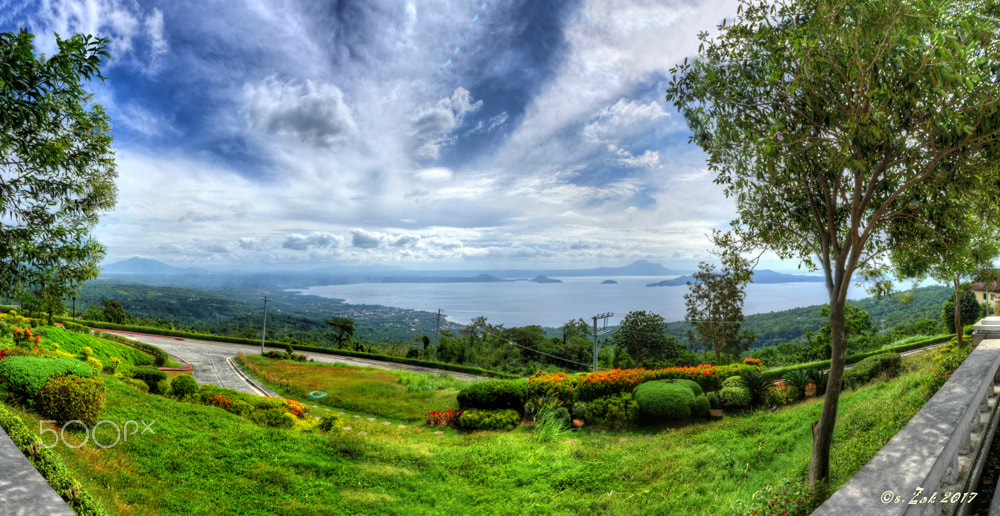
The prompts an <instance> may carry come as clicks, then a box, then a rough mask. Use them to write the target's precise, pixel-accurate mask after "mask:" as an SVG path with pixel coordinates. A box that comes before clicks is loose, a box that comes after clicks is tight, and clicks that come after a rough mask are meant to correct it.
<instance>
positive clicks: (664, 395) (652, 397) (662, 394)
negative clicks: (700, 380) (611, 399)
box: [635, 380, 695, 419]
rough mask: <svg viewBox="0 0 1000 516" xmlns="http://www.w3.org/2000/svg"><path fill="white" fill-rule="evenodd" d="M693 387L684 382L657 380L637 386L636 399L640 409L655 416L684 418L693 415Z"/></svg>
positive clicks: (645, 413)
mask: <svg viewBox="0 0 1000 516" xmlns="http://www.w3.org/2000/svg"><path fill="white" fill-rule="evenodd" d="M694 398H695V396H694V393H693V392H692V391H691V388H690V387H689V386H687V385H684V384H682V383H676V382H667V381H663V380H660V381H655V382H646V383H643V384H641V385H639V386H638V387H636V388H635V401H636V402H637V403H638V404H639V410H640V411H641V412H642V413H643V414H644V415H646V416H650V417H653V418H666V419H682V418H686V417H691V407H690V405H691V402H693V401H694Z"/></svg>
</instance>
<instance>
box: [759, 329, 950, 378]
mask: <svg viewBox="0 0 1000 516" xmlns="http://www.w3.org/2000/svg"><path fill="white" fill-rule="evenodd" d="M954 338H955V334H954V333H952V334H950V335H938V336H937V337H931V338H929V339H925V340H919V341H917V342H910V343H907V344H900V345H898V346H889V347H887V348H882V349H876V350H873V351H866V352H864V353H855V354H853V355H849V356H848V357H847V359H846V362H847V364H854V363H857V362H860V361H862V360H864V359H866V358H868V357H870V356H875V355H878V354H881V353H886V352H889V351H894V352H896V353H903V352H904V351H910V350H912V349H918V348H923V347H926V346H932V345H934V344H940V343H942V342H948V341H949V340H951V339H954ZM829 367H830V361H829V360H818V361H816V362H808V363H805V364H796V365H793V366H788V367H778V368H775V369H768V370H767V371H764V374H766V375H767V376H768V377H770V378H772V379H779V378H782V377H783V375H785V374H787V373H788V372H789V371H794V370H796V369H816V368H818V369H827V368H829Z"/></svg>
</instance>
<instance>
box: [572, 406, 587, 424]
mask: <svg viewBox="0 0 1000 516" xmlns="http://www.w3.org/2000/svg"><path fill="white" fill-rule="evenodd" d="M573 417H575V418H577V419H583V420H586V419H587V417H588V409H587V402H585V401H578V402H576V403H574V404H573Z"/></svg>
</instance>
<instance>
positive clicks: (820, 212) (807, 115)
mask: <svg viewBox="0 0 1000 516" xmlns="http://www.w3.org/2000/svg"><path fill="white" fill-rule="evenodd" d="M997 14H998V6H997V1H996V0H984V1H968V2H963V1H948V0H913V1H908V2H880V1H875V0H862V1H857V2H854V1H842V0H778V1H777V2H773V3H772V2H769V1H766V0H743V1H742V2H741V4H740V7H739V10H738V13H737V16H736V18H735V21H733V22H732V23H724V24H723V25H722V26H720V27H719V31H718V34H717V36H714V37H713V36H710V35H709V34H708V33H702V34H701V35H700V36H699V37H700V39H701V41H702V45H701V48H700V49H699V56H698V58H697V59H696V60H695V61H693V62H691V63H689V62H687V61H685V62H684V63H683V64H681V65H679V66H677V67H675V68H674V69H673V70H671V71H672V73H673V77H672V79H671V80H670V84H669V85H668V89H667V100H668V102H672V103H673V104H674V105H675V106H676V107H677V109H678V110H679V111H680V112H681V113H682V114H683V115H684V117H685V118H686V119H687V121H688V125H689V127H690V128H691V130H692V132H693V136H692V137H691V140H692V141H693V142H694V143H697V144H698V145H699V146H700V147H701V148H702V149H704V151H705V152H706V153H707V155H708V167H709V168H710V169H711V170H712V171H713V172H714V173H715V174H716V179H715V181H716V183H718V184H720V185H722V186H723V188H724V191H725V193H726V195H727V196H728V197H731V198H734V199H735V200H736V201H737V217H736V219H735V220H734V221H733V222H732V223H731V227H732V231H733V233H734V235H735V236H736V237H737V243H738V244H740V245H742V246H743V247H745V248H747V249H766V250H770V251H773V252H774V253H775V254H776V255H778V256H779V257H781V258H785V259H790V258H797V259H800V260H802V261H803V262H804V263H805V265H806V266H807V267H809V268H811V269H815V268H819V269H822V271H823V273H824V275H825V277H826V287H827V291H828V293H829V298H830V315H829V322H830V328H831V337H832V342H831V357H830V358H831V363H830V375H829V383H828V386H827V390H826V394H825V398H824V402H823V410H822V413H821V415H820V419H819V421H818V422H817V423H815V424H814V425H813V454H812V462H811V464H810V468H809V477H810V482H811V484H813V485H815V483H816V482H817V481H820V480H823V479H826V478H828V476H829V470H830V448H831V445H832V441H833V431H834V426H835V424H836V415H837V404H838V401H839V399H840V393H841V389H840V387H841V385H840V384H841V379H842V377H843V372H844V359H845V349H846V328H845V308H844V307H845V303H846V300H847V291H848V287H849V286H850V284H851V282H852V280H853V279H854V277H855V275H856V274H858V275H860V276H861V277H862V278H864V279H869V280H872V281H873V282H874V288H873V290H874V291H875V292H876V293H886V292H888V291H889V290H890V289H891V282H890V281H889V279H888V278H887V273H888V268H889V266H890V264H891V263H893V261H894V260H896V259H898V258H899V255H900V254H901V253H903V252H905V251H906V250H914V249H917V248H918V247H919V246H920V245H921V244H922V242H925V241H927V240H930V239H933V238H943V239H946V240H949V239H957V235H955V233H956V226H955V225H954V224H953V223H952V221H950V220H949V219H948V217H947V215H948V214H949V213H951V212H952V210H951V209H949V207H951V206H953V205H956V204H957V205H961V206H963V207H965V208H966V209H970V210H974V211H976V212H977V214H978V215H979V216H980V220H997V218H998V217H997V206H991V205H990V204H991V203H993V202H994V201H993V200H994V199H996V197H997V195H1000V191H998V185H1000V181H997V166H996V163H997V155H998V149H997V147H998V146H997V141H998V136H1000V123H998V122H1000V116H998V106H1000V102H998V101H1000V82H998V81H997V80H996V77H997V73H998V71H1000V68H998V67H1000V60H998V59H996V46H997V37H998V35H1000V17H998V16H997Z"/></svg>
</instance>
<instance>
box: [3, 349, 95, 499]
mask: <svg viewBox="0 0 1000 516" xmlns="http://www.w3.org/2000/svg"><path fill="white" fill-rule="evenodd" d="M6 360H7V359H4V360H2V361H0V362H4V361H6ZM0 427H3V429H4V430H5V431H6V432H7V435H9V436H10V438H11V440H13V441H14V444H16V445H17V447H18V448H19V449H20V450H21V452H22V453H24V456H25V457H27V458H28V460H29V461H31V464H32V465H34V466H35V469H36V470H38V472H39V473H41V475H42V477H44V478H45V480H46V481H48V483H49V485H50V486H52V488H53V489H55V491H56V493H58V494H59V496H61V497H62V499H63V500H65V501H66V503H67V504H69V506H70V507H71V508H72V509H73V510H74V511H76V513H77V514H79V515H82V516H105V515H107V514H108V513H107V512H106V511H105V510H104V508H103V507H101V504H100V503H98V501H97V499H96V498H94V497H93V496H91V495H90V493H88V492H86V491H85V490H84V488H83V486H81V485H80V483H79V482H77V481H76V479H75V478H73V475H72V474H71V473H70V471H69V470H68V469H67V468H66V466H65V465H63V463H62V460H60V459H59V457H57V456H56V454H55V453H54V452H53V451H52V450H49V449H46V448H44V447H43V446H42V442H41V439H39V438H38V436H37V435H35V434H34V433H32V432H31V430H29V429H28V427H27V426H26V425H25V424H24V422H23V421H21V419H20V418H18V417H17V416H15V415H14V414H13V413H12V412H10V411H9V410H7V407H5V406H3V404H0Z"/></svg>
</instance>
